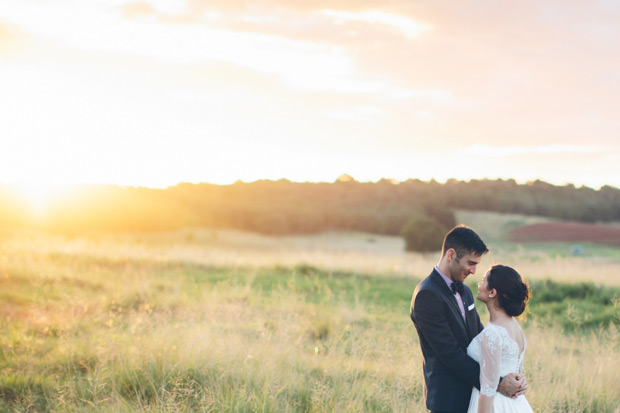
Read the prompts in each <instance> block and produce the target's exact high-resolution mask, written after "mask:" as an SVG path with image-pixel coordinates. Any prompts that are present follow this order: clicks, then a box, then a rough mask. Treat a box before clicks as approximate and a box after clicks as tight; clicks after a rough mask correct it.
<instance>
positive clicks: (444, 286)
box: [432, 270, 469, 336]
mask: <svg viewBox="0 0 620 413" xmlns="http://www.w3.org/2000/svg"><path fill="white" fill-rule="evenodd" d="M432 275H433V281H434V282H435V284H437V285H438V286H439V288H440V290H441V291H442V292H443V293H444V295H445V296H446V298H447V300H448V303H449V304H450V307H451V308H452V312H453V313H454V314H455V315H456V317H457V318H458V319H459V320H460V322H461V326H462V327H463V330H464V331H465V334H466V335H467V336H469V334H468V333H467V324H466V322H465V320H464V319H463V316H462V315H461V309H460V308H459V303H457V302H456V297H454V294H452V291H450V288H449V287H448V285H447V284H446V282H445V281H444V280H443V278H441V275H439V273H438V272H437V271H436V270H433V273H432ZM465 296H467V294H465ZM464 298H465V297H461V299H462V300H463V307H464V309H465V317H467V307H466V305H465V302H466V301H465V299H464Z"/></svg>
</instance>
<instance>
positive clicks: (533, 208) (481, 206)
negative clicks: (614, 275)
mask: <svg viewBox="0 0 620 413" xmlns="http://www.w3.org/2000/svg"><path fill="white" fill-rule="evenodd" d="M455 209H469V210H484V211H495V212H502V213H519V214H526V215H539V216H547V217H553V218H559V219H565V220H575V221H584V222H598V221H619V220H620V190H619V189H616V188H613V187H610V186H605V187H603V188H601V189H600V190H594V189H591V188H587V187H575V186H573V185H566V186H554V185H550V184H548V183H545V182H542V181H535V182H532V183H528V184H517V183H516V182H515V181H514V180H472V181H467V182H464V181H456V180H450V181H448V182H446V183H444V184H441V183H438V182H435V181H430V182H423V181H419V180H408V181H405V182H400V183H393V182H391V181H388V180H381V181H379V182H374V183H372V182H370V183H369V182H367V183H363V182H357V181H355V180H352V179H350V178H348V177H343V178H341V179H339V180H338V181H336V182H334V183H297V182H290V181H287V180H280V181H257V182H252V183H244V182H237V183H235V184H232V185H212V184H187V183H183V184H179V185H177V186H174V187H170V188H167V189H149V188H133V187H130V188H123V187H118V186H85V187H82V188H78V189H77V190H75V191H73V192H72V193H71V194H66V195H65V196H64V197H62V198H59V199H56V200H55V201H54V202H53V203H52V204H51V205H50V206H49V207H48V209H47V211H46V213H45V214H44V215H42V216H34V215H33V214H31V213H29V212H28V208H27V207H26V205H25V204H24V203H23V202H21V201H19V200H17V199H16V198H15V197H14V196H12V195H11V194H10V193H9V192H8V190H4V191H2V193H0V215H1V216H0V226H2V227H23V226H36V227H41V228H46V229H50V230H55V231H62V232H82V231H106V232H109V231H113V232H123V231H157V230H170V229H177V228H183V227H195V226H202V227H212V228H233V229H243V230H250V231H256V232H261V233H267V234H293V233H314V232H320V231H325V230H355V231H366V232H372V233H380V234H399V233H400V232H401V230H402V229H403V226H404V225H405V223H406V222H407V221H408V220H410V219H411V218H412V217H425V218H430V219H432V220H434V221H436V222H438V223H440V224H441V225H443V226H444V227H450V226H452V225H454V216H453V213H452V211H453V210H455Z"/></svg>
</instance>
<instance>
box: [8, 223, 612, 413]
mask: <svg viewBox="0 0 620 413" xmlns="http://www.w3.org/2000/svg"><path fill="white" fill-rule="evenodd" d="M219 236H222V237H225V236H229V235H220V234H216V235H215V239H216V240H217V239H218V237H219ZM203 237H204V239H203ZM234 237H239V241H240V242H239V243H237V244H235V242H234V240H233V238H234ZM325 237H326V238H325V239H323V240H322V241H321V242H322V243H327V244H329V243H338V237H337V236H336V235H335V234H332V235H328V236H325ZM209 239H211V234H209V233H207V232H204V233H202V232H194V236H193V237H192V238H191V239H190V238H188V233H175V234H161V235H156V236H153V237H144V236H142V237H141V238H140V239H138V238H137V237H110V238H107V237H101V238H99V239H94V238H89V239H87V238H73V239H63V238H61V237H52V236H49V235H44V234H36V233H29V234H21V235H17V236H15V237H9V238H5V239H4V240H3V242H2V245H1V247H0V248H1V249H0V254H1V255H0V410H16V411H60V412H62V411H67V412H69V411H162V412H163V411H410V412H419V411H423V410H424V406H423V400H422V380H423V379H422V366H421V355H420V350H419V345H418V342H417V337H416V334H415V331H414V328H413V325H412V323H411V321H410V320H409V315H408V311H409V300H410V297H411V292H412V290H413V288H414V286H415V284H416V283H417V281H418V280H419V279H421V278H422V277H423V276H425V275H426V273H427V272H428V270H429V269H430V266H429V267H425V268H423V269H421V270H420V271H419V272H417V273H416V272H413V273H411V274H409V275H406V274H403V273H402V272H400V271H395V270H394V269H390V268H388V269H384V271H375V267H372V266H371V270H368V271H358V270H355V269H351V268H347V267H346V266H343V267H340V268H336V267H330V266H329V265H326V266H325V267H321V265H319V264H323V263H321V262H319V264H316V263H312V265H308V264H300V263H299V262H296V261H291V263H289V262H285V263H282V262H280V261H279V257H281V255H280V253H275V255H273V256H271V257H270V260H271V261H265V262H259V263H257V262H254V263H251V262H245V261H242V258H239V261H237V262H235V263H232V264H231V263H226V264H227V265H223V264H222V263H220V262H218V261H217V260H216V259H211V258H209V259H204V257H203V258H201V257H200V254H199V253H198V251H203V252H205V253H206V254H207V255H208V254H214V253H213V252H209V251H210V249H215V250H216V251H220V250H221V249H218V248H227V249H228V250H229V251H232V250H233V249H236V251H237V252H236V253H237V254H238V256H239V257H242V256H243V254H244V251H249V254H250V255H251V254H252V253H254V252H255V251H256V250H257V249H259V248H260V247H261V242H262V241H261V239H256V238H252V237H248V238H247V239H246V238H243V235H242V234H233V235H230V238H229V239H228V241H226V242H228V244H227V245H223V246H222V245H218V243H217V242H216V241H213V242H211V241H208V240H209ZM334 239H336V240H334ZM243 241H244V242H245V243H244V242H243ZM272 241H273V242H274V245H271V246H270V245H269V242H272ZM313 241H314V242H315V243H314V244H313ZM316 241H317V240H316V239H314V240H313V239H312V238H310V239H309V240H308V239H306V240H302V239H298V240H297V242H298V244H297V246H296V247H291V246H290V245H288V246H287V247H286V248H292V249H289V250H288V251H293V250H295V248H298V249H297V251H298V252H299V251H314V253H316V254H319V253H321V248H320V247H316V245H317V244H316ZM384 241H386V242H389V240H384ZM226 242H223V243H222V244H226ZM348 242H349V244H347V245H348V247H346V248H343V251H344V252H343V255H342V257H349V255H348V254H359V255H355V256H356V257H361V256H362V255H363V254H362V252H361V251H357V252H356V250H355V248H357V247H356V245H361V246H363V247H364V248H368V247H367V244H373V243H372V242H368V240H367V239H365V238H362V236H361V234H353V235H351V239H350V240H349V241H348ZM304 243H305V244H304ZM381 243H382V240H380V239H379V240H375V242H374V244H381ZM313 245H315V247H313ZM286 248H285V250H286ZM313 248H314V250H313ZM327 248H328V249H329V248H331V247H327ZM381 248H384V245H379V251H374V252H372V251H371V252H368V254H370V255H371V256H378V255H380V254H382V253H383V254H387V255H388V256H390V255H389V254H390V253H388V252H381V250H380V249H381ZM277 250H278V247H277V246H276V245H275V241H274V240H273V239H269V240H268V241H266V242H265V245H263V255H265V256H269V254H270V253H271V252H273V251H277ZM370 250H372V248H369V251H370ZM399 253H400V252H399ZM395 255H396V253H394V255H392V256H395ZM208 256H209V257H214V256H215V255H208ZM407 257H409V258H412V259H417V258H419V257H421V256H417V255H408V256H407ZM242 263H243V264H244V265H241V264H242ZM428 263H429V262H428V261H425V262H424V264H425V265H426V264H428ZM350 264H351V265H352V267H353V268H356V267H355V265H356V264H355V263H354V262H351V263H350ZM357 265H359V263H358V264H357ZM431 265H432V264H431ZM536 287H537V288H538V291H539V292H540V295H541V297H545V294H546V295H547V298H545V299H541V300H540V302H538V303H536V302H535V301H533V303H532V307H531V309H532V310H531V312H530V313H529V314H528V316H527V320H524V323H523V324H524V325H525V332H526V336H527V340H528V350H527V355H526V374H527V376H528V380H529V383H530V386H531V387H530V389H529V390H528V393H527V397H528V399H529V400H530V402H531V403H532V405H533V406H534V407H535V409H536V410H537V411H540V412H581V411H587V412H613V411H614V410H615V409H616V408H618V407H619V406H620V387H619V385H618V383H620V369H618V364H617V361H616V360H618V359H619V356H620V344H619V343H620V333H619V331H618V329H617V328H616V327H615V326H614V323H615V321H618V313H617V312H616V313H613V312H612V313H611V315H607V316H606V317H607V318H605V321H604V322H603V323H599V324H588V325H586V324H585V323H584V324H583V325H581V327H584V328H580V329H574V330H573V329H567V328H565V327H566V326H565V325H564V324H563V323H564V320H565V318H564V316H565V315H566V314H565V312H561V311H560V312H559V313H554V312H553V311H551V310H549V311H547V310H546V309H545V310H544V311H542V310H541V311H540V312H537V310H536V308H542V309H544V305H551V304H553V303H556V304H557V303H562V302H563V301H562V300H558V299H556V298H557V297H556V298H554V296H553V294H551V292H553V290H555V289H557V288H565V289H567V290H566V291H569V292H570V291H573V290H571V288H573V289H574V287H571V286H570V285H568V286H567V285H566V284H562V283H560V284H558V283H557V281H555V284H554V283H553V282H551V283H549V282H547V281H540V284H538V285H536ZM588 288H590V287H588ZM577 290H579V291H580V289H579V288H577ZM608 290H609V291H612V292H614V291H616V290H614V288H613V287H609V288H608V289H599V288H598V286H593V287H592V288H591V289H590V290H589V295H588V294H582V296H580V297H578V296H575V297H573V298H574V301H572V302H571V303H572V305H573V306H574V309H573V310H572V311H573V313H572V315H571V317H573V318H575V317H582V318H583V317H585V315H586V313H585V312H582V310H583V308H582V307H580V305H581V304H579V303H580V302H582V303H583V305H584V306H585V305H586V304H587V303H596V302H597V300H599V299H600V300H604V299H605V297H607V295H606V294H607V293H606V291H608ZM575 294H577V293H575ZM615 297H616V296H615V295H613V294H612V295H611V298H610V300H611V301H610V302H609V303H608V304H601V307H600V308H598V307H597V308H594V309H590V310H588V311H591V314H594V315H598V314H602V313H603V312H604V311H606V310H607V309H612V310H613V309H617V307H614V304H615V305H618V303H617V301H614V300H615ZM560 298H562V297H560ZM554 300H555V301H554ZM580 300H581V301H580ZM569 304H570V303H569ZM535 310H536V311H535ZM584 311H585V310H584ZM481 314H482V316H483V317H486V313H485V312H484V311H481ZM575 320H577V318H575ZM585 327H587V328H585Z"/></svg>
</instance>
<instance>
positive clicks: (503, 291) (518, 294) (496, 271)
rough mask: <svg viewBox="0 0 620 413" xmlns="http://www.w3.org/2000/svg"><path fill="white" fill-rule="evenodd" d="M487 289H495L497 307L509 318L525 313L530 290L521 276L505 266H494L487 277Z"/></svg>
mask: <svg viewBox="0 0 620 413" xmlns="http://www.w3.org/2000/svg"><path fill="white" fill-rule="evenodd" d="M487 282H488V289H489V290H492V289H495V290H496V291H497V297H498V299H499V305H500V307H502V308H503V309H504V311H506V314H508V315H509V316H513V317H516V316H519V315H521V314H522V313H523V311H525V306H526V301H527V300H528V299H529V298H530V290H529V287H528V285H527V284H526V283H524V282H523V279H522V278H521V275H519V273H518V272H517V271H516V270H515V269H514V268H511V267H508V266H506V265H494V266H493V267H491V270H490V271H489V276H488V277H487Z"/></svg>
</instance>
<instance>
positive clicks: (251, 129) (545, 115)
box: [0, 0, 620, 204]
mask: <svg viewBox="0 0 620 413" xmlns="http://www.w3.org/2000/svg"><path fill="white" fill-rule="evenodd" d="M5 3H6V4H3V6H2V7H1V8H0V90H1V91H2V93H1V94H0V113H2V114H3V115H2V116H3V121H2V125H1V127H0V128H1V129H0V130H1V132H2V135H1V136H2V143H3V145H2V146H3V151H2V153H1V155H0V156H1V157H2V158H1V159H0V160H1V162H0V183H5V184H20V185H21V183H27V184H26V185H25V186H30V188H31V189H29V190H26V192H29V193H33V194H35V193H38V194H41V195H33V196H32V197H31V198H32V202H33V203H34V204H37V203H40V204H43V203H44V202H43V201H42V200H43V199H45V198H46V197H47V195H42V194H45V193H46V191H48V189H42V188H52V187H54V186H57V185H74V184H81V183H87V184H118V185H131V186H149V187H167V186H171V185H176V184H177V183H179V182H210V183H219V184H227V183H232V182H235V181H237V180H244V181H254V180H258V179H281V178H287V179H290V180H296V181H333V180H335V179H336V178H337V177H338V176H340V175H341V174H344V173H346V174H349V175H351V176H353V177H354V178H355V179H357V180H361V181H377V180H379V179H381V178H391V179H396V180H406V179H409V178H417V179H422V180H430V179H436V180H438V181H445V180H447V179H450V178H456V179H459V180H469V179H480V178H491V179H494V178H506V179H509V178H514V179H516V180H517V181H518V182H527V181H529V180H535V179H541V180H544V181H547V182H550V183H554V184H560V185H563V184H566V183H574V184H576V185H587V186H591V187H594V188H598V187H600V186H602V185H613V186H617V187H620V173H618V172H620V171H618V165H619V164H620V162H619V161H620V141H619V140H618V133H619V131H620V118H618V116H617V114H616V105H615V103H616V101H617V96H618V95H619V94H620V90H619V89H620V83H618V82H617V81H616V80H617V73H618V71H619V70H620V67H619V66H620V63H618V62H620V59H618V58H617V57H618V55H619V54H620V44H618V43H617V41H616V39H617V38H618V35H619V34H620V33H618V32H619V31H620V8H618V6H617V5H615V4H614V3H612V2H599V3H596V5H588V4H587V3H579V2H577V3H571V4H570V5H569V4H566V3H565V2H561V1H559V0H554V1H552V2H550V3H545V5H544V6H543V5H541V4H540V3H538V2H520V3H519V4H518V5H511V6H510V7H508V6H506V7H503V8H502V7H500V6H497V7H495V6H494V7H492V6H491V5H490V4H488V3H485V2H480V1H475V2H473V3H468V4H466V5H465V4H463V5H456V4H453V3H442V2H431V1H428V2H422V3H419V2H418V3H416V4H415V5H414V4H411V2H407V1H404V0H403V1H397V2H392V3H390V4H389V6H387V5H386V6H384V7H383V6H381V5H379V4H371V3H365V2H362V3H359V2H351V3H349V4H348V5H347V6H345V5H344V4H342V5H340V6H339V7H338V8H334V5H333V4H331V3H329V2H320V1H319V2H315V3H312V4H309V3H304V4H298V3H295V2H293V3H291V2H267V1H253V2H241V3H235V4H234V5H233V4H229V3H228V2H208V3H207V2H200V1H166V0H147V1H141V2H133V1H125V0H114V1H103V0H96V1H88V2H83V1H77V0H58V1H41V0H22V1H19V2H10V3H9V2H5ZM567 45H572V46H571V47H567ZM585 62H587V63H585ZM32 188H39V189H32ZM37 198H39V199H40V201H36V199H37Z"/></svg>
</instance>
